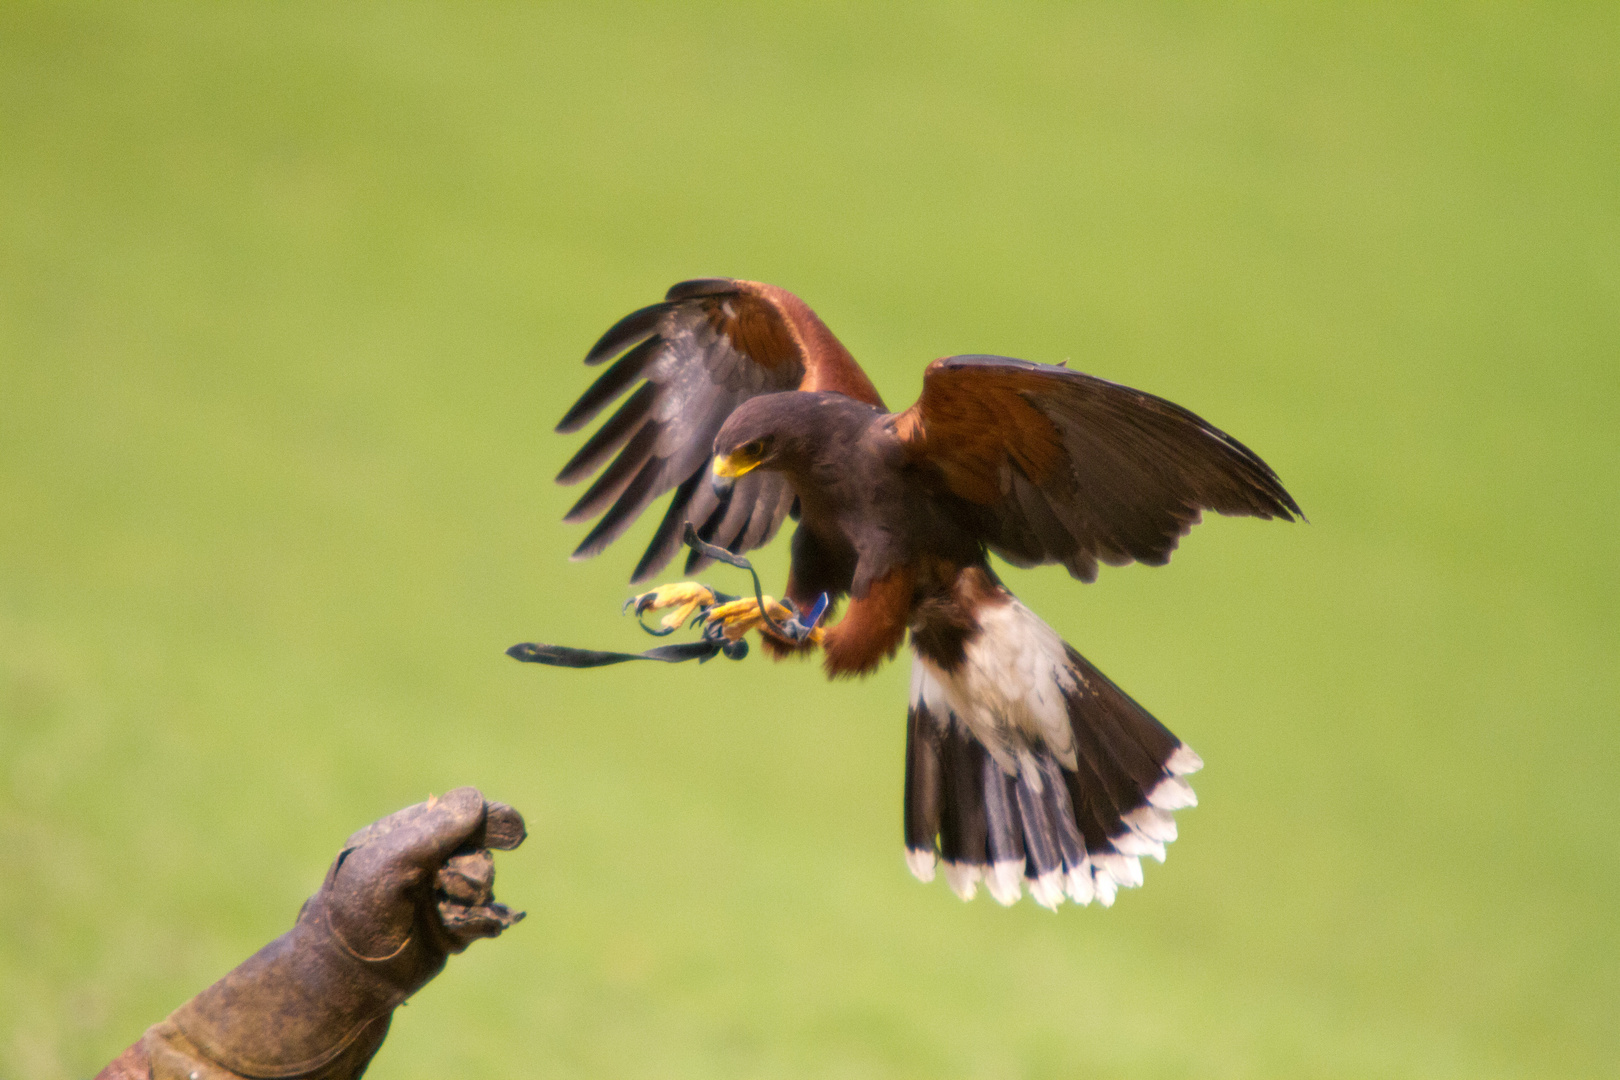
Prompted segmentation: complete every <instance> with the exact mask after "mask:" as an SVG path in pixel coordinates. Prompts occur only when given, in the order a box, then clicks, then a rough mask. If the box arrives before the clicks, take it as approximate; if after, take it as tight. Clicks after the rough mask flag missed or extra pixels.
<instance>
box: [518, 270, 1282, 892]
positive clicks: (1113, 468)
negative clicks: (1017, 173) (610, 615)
mask: <svg viewBox="0 0 1620 1080" xmlns="http://www.w3.org/2000/svg"><path fill="white" fill-rule="evenodd" d="M614 357H618V359H617V360H616V361H615V362H614V363H613V364H612V366H610V367H608V368H607V370H606V371H605V372H604V373H603V374H602V376H601V377H600V378H598V379H597V380H596V382H595V383H594V384H593V385H592V386H591V387H590V389H588V390H586V391H585V394H584V396H583V397H581V398H580V399H579V401H578V402H577V403H576V404H575V405H574V407H573V408H571V409H569V410H568V414H567V415H566V416H564V417H563V419H562V422H561V423H560V424H558V426H557V430H558V431H559V432H565V433H566V432H572V431H576V430H578V429H580V428H581V427H583V426H584V425H586V424H587V423H589V422H590V421H591V420H592V419H593V418H594V417H596V416H597V415H598V414H599V413H600V412H601V411H602V410H603V409H604V408H605V407H606V406H607V405H608V404H610V403H611V402H613V401H615V400H616V399H618V398H619V397H620V396H621V395H623V394H625V392H626V391H632V388H633V392H631V393H630V394H629V397H628V398H626V399H625V401H624V403H623V404H622V405H620V406H619V408H618V410H617V411H616V412H614V413H613V415H612V417H611V418H609V419H608V420H607V422H606V423H604V424H603V425H602V426H601V427H600V428H599V429H597V431H596V432H595V433H594V434H593V435H592V436H591V437H590V438H589V439H588V440H587V441H586V443H585V445H584V446H582V447H581V448H580V450H579V452H578V453H577V454H575V455H574V456H573V459H572V460H570V461H569V462H568V464H567V465H566V466H565V467H564V468H563V470H562V472H561V474H560V475H559V476H558V477H557V480H558V482H559V483H563V484H572V483H576V482H578V481H580V480H583V479H585V478H586V477H588V476H590V475H592V474H593V473H597V472H598V470H600V475H598V476H596V479H595V481H594V482H593V483H592V484H591V486H590V488H589V489H588V490H587V491H586V492H585V494H584V495H583V496H582V497H581V498H580V499H579V501H578V502H577V503H576V504H575V505H574V507H573V509H572V510H570V511H569V512H568V515H567V518H566V520H568V521H570V522H584V521H588V520H590V519H592V518H597V517H598V515H600V519H599V520H598V521H597V522H596V524H595V526H594V527H593V528H592V529H591V530H590V532H589V534H588V535H587V536H586V537H585V539H584V541H583V542H582V543H581V544H580V545H579V548H578V550H577V551H575V552H574V556H575V558H588V557H590V556H592V555H595V554H597V553H599V552H600V551H602V550H603V549H604V548H606V547H607V546H608V545H609V544H610V543H612V542H613V540H614V539H615V538H616V537H618V536H619V535H620V534H621V533H622V532H624V530H625V529H626V528H627V527H629V525H630V524H631V523H632V522H633V521H635V520H636V518H637V517H638V516H639V515H640V514H641V513H642V511H644V510H645V509H646V508H647V507H648V505H649V504H650V503H652V502H653V500H655V499H657V498H658V497H659V496H661V495H663V494H665V493H666V492H669V491H670V490H673V491H674V493H675V494H674V498H673V499H672V500H671V502H670V504H669V508H668V510H667V511H666V512H665V514H664V518H663V522H662V524H660V525H659V527H658V529H657V531H656V533H655V534H654V535H653V538H652V542H651V544H650V545H649V546H648V548H647V550H646V553H645V554H644V555H642V557H641V561H640V562H639V563H637V565H636V568H635V572H634V573H633V574H632V576H631V580H632V581H633V582H644V581H646V580H648V579H649V578H650V577H652V576H653V575H654V574H656V573H657V572H658V571H659V570H661V569H662V568H663V567H664V566H665V564H666V563H668V562H669V560H670V559H671V557H672V556H674V554H675V553H676V552H677V551H678V550H679V549H680V548H681V546H682V540H683V535H685V534H687V533H688V526H689V524H690V526H693V527H695V528H696V532H697V536H698V537H699V538H701V540H703V541H707V542H708V544H710V545H715V546H717V547H719V548H723V549H725V550H726V551H729V552H732V553H736V554H741V553H742V552H745V551H748V550H750V549H752V548H756V547H759V546H760V545H762V544H764V543H766V542H767V541H768V540H770V539H771V537H772V536H773V535H774V534H775V533H776V530H777V528H778V527H779V526H780V525H781V524H782V520H783V519H784V518H786V517H789V516H792V517H794V518H795V519H796V520H797V521H798V526H797V528H796V529H795V530H794V533H793V539H792V564H791V569H790V571H789V574H788V581H787V586H786V589H785V590H784V593H785V597H784V600H783V601H780V602H779V601H776V600H774V599H771V598H769V597H763V598H758V597H757V596H756V599H744V600H736V601H728V599H727V598H724V597H718V598H717V597H716V595H715V594H714V593H713V592H711V591H710V590H709V589H707V588H706V587H705V586H702V585H699V584H697V583H695V582H683V583H679V584H673V585H665V586H663V587H661V588H658V589H655V590H653V591H652V592H649V593H645V594H643V595H641V596H639V597H636V598H635V599H634V600H633V603H634V604H635V606H636V610H637V613H638V614H640V613H642V612H645V611H649V610H651V611H664V612H666V616H665V619H664V622H665V626H666V627H673V626H676V625H679V623H680V622H682V621H684V620H685V619H686V618H688V617H691V616H693V615H696V617H697V619H698V620H699V621H700V622H701V623H702V624H703V625H704V626H705V630H706V632H707V633H708V634H709V635H710V636H711V637H714V638H717V639H720V640H724V641H727V642H733V643H734V642H737V641H739V640H741V638H742V637H743V635H744V634H746V633H747V632H748V631H749V630H751V629H758V630H759V631H760V636H761V640H762V642H763V643H764V645H765V646H766V647H767V649H768V650H769V651H771V652H772V653H773V654H775V655H778V656H783V655H791V654H794V653H800V652H804V651H808V650H813V649H816V648H819V649H820V650H821V652H822V656H823V663H824V665H825V667H826V671H827V674H828V675H829V676H833V677H836V676H850V675H864V674H866V673H868V672H870V671H872V670H874V669H875V668H877V667H878V665H879V664H881V663H882V662H883V661H884V660H885V659H888V658H890V657H893V656H894V654H895V653H896V651H897V650H898V649H899V647H900V645H901V643H902V642H903V641H905V640H906V638H907V636H908V634H909V637H910V649H911V654H912V667H911V703H910V709H909V711H908V715H907V732H906V781H905V812H904V821H905V842H906V849H907V852H906V859H907V862H908V864H909V865H910V868H911V870H912V872H913V873H914V874H915V875H916V876H917V877H918V878H920V879H922V880H923V881H930V880H932V879H933V876H934V868H935V865H936V853H937V856H938V859H939V861H942V862H943V863H944V869H945V876H946V878H947V880H948V881H949V883H950V886H951V888H952V889H953V890H954V891H955V892H956V893H957V894H958V895H959V896H961V897H962V898H963V899H968V898H971V897H972V896H973V894H974V892H975V890H976V888H977V886H978V884H979V883H980V882H981V881H982V882H983V883H984V885H985V887H986V888H987V889H988V890H989V891H990V893H991V895H993V896H994V897H995V898H996V899H997V900H998V901H1000V902H1001V903H1003V904H1010V903H1013V902H1014V901H1016V900H1017V899H1018V897H1019V896H1021V895H1022V891H1023V886H1024V884H1025V883H1026V882H1027V884H1028V887H1029V891H1030V894H1031V895H1032V896H1033V897H1034V898H1035V900H1036V901H1037V902H1038V903H1040V904H1043V905H1045V906H1047V907H1051V908H1056V907H1057V906H1058V905H1059V904H1061V903H1062V902H1063V900H1064V899H1065V898H1068V899H1071V900H1073V901H1075V902H1077V903H1081V904H1085V903H1089V902H1090V901H1091V900H1093V899H1096V900H1098V901H1100V902H1101V903H1103V904H1104V905H1108V904H1111V903H1112V902H1113V900H1114V896H1115V893H1116V891H1117V890H1118V889H1119V888H1120V887H1122V886H1134V885H1139V884H1141V882H1142V865H1141V857H1142V856H1144V855H1146V856H1151V857H1153V858H1155V859H1158V860H1160V861H1163V859H1164V845H1165V844H1166V843H1168V842H1169V841H1171V840H1174V839H1175V837H1176V824H1175V820H1174V819H1173V817H1172V816H1171V811H1173V810H1176V809H1179V808H1181V807H1186V806H1192V805H1193V804H1194V803H1195V801H1196V800H1195V797H1194V795H1193V791H1192V788H1191V787H1190V786H1189V785H1188V784H1187V782H1186V780H1185V779H1184V777H1185V776H1186V774H1188V773H1191V772H1193V771H1195V770H1196V769H1198V768H1199V767H1200V766H1201V765H1202V762H1201V761H1200V760H1199V758H1198V755H1197V754H1195V753H1193V751H1192V750H1191V749H1190V748H1189V747H1188V746H1186V745H1185V744H1183V743H1182V742H1181V741H1180V740H1179V739H1177V738H1176V737H1175V736H1174V735H1173V734H1171V733H1170V731H1169V730H1168V729H1167V728H1165V726H1164V725H1163V724H1161V723H1159V721H1158V720H1156V719H1154V718H1153V716H1152V715H1150V714H1149V713H1148V711H1147V710H1146V709H1144V708H1142V706H1140V705H1138V704H1137V703H1136V702H1135V701H1133V700H1132V699H1131V698H1130V697H1129V696H1128V695H1126V694H1125V692H1124V691H1122V690H1121V689H1120V688H1119V687H1117V686H1115V685H1114V684H1113V683H1112V682H1110V681H1109V680H1108V679H1107V678H1106V677H1105V676H1104V675H1103V674H1102V673H1101V672H1100V671H1098V670H1097V669H1096V668H1095V667H1093V666H1092V665H1091V664H1090V663H1088V662H1087V661H1086V659H1085V658H1084V657H1083V656H1081V655H1080V653H1079V652H1077V651H1076V650H1075V649H1074V648H1073V647H1072V646H1071V645H1069V644H1067V643H1066V642H1064V641H1063V640H1062V638H1060V637H1059V636H1058V635H1057V633H1056V632H1055V631H1053V630H1052V628H1051V627H1049V626H1047V625H1046V623H1044V622H1043V621H1041V619H1040V618H1039V617H1038V616H1036V615H1035V613H1034V612H1032V611H1031V610H1030V609H1029V608H1027V607H1025V606H1024V605H1023V604H1022V603H1021V602H1019V600H1018V599H1017V598H1016V597H1015V596H1013V595H1012V593H1011V592H1009V591H1008V590H1007V588H1006V587H1005V586H1004V585H1003V584H1002V583H1001V581H1000V580H999V579H998V578H997V576H996V573H995V571H994V570H993V569H992V568H991V566H990V563H989V560H988V555H989V553H990V552H994V553H995V554H997V555H999V556H1000V557H1001V558H1003V559H1005V560H1007V561H1008V562H1009V563H1012V564H1013V565H1015V566H1035V565H1039V564H1042V563H1061V564H1062V565H1063V566H1065V567H1067V568H1068V571H1069V573H1070V574H1071V575H1072V576H1074V577H1076V578H1079V579H1080V580H1081V581H1092V580H1094V579H1095V578H1096V576H1097V564H1098V563H1099V562H1101V563H1108V564H1110V565H1115V566H1118V565H1123V564H1126V563H1129V562H1132V561H1135V562H1142V563H1147V564H1150V565H1155V566H1157V565H1162V564H1163V563H1165V562H1167V561H1168V560H1169V558H1170V553H1171V551H1172V550H1173V549H1174V548H1175V546H1176V544H1177V542H1178V541H1179V539H1180V538H1181V536H1182V535H1183V534H1185V533H1186V532H1187V531H1188V529H1190V528H1191V527H1192V526H1193V525H1194V524H1196V523H1197V522H1198V520H1199V518H1200V516H1201V514H1202V512H1203V511H1205V510H1214V511H1216V512H1218V513H1221V514H1236V515H1247V516H1252V517H1259V518H1283V519H1285V520H1293V518H1294V517H1295V516H1296V515H1299V516H1302V515H1300V510H1299V506H1298V505H1297V504H1296V503H1295V502H1294V500H1293V498H1292V497H1290V496H1289V494H1288V492H1286V491H1285V490H1283V486H1282V483H1281V481H1279V480H1278V478H1277V475H1276V473H1274V472H1272V470H1271V469H1270V468H1269V467H1268V466H1267V465H1266V463H1265V462H1263V461H1261V460H1260V458H1259V456H1257V455H1256V454H1255V453H1254V452H1253V451H1251V450H1249V449H1248V448H1247V447H1245V446H1244V445H1243V444H1242V443H1240V442H1238V441H1237V440H1236V439H1234V438H1232V437H1231V436H1230V435H1227V434H1226V433H1224V432H1222V431H1220V430H1219V429H1218V428H1216V427H1214V426H1213V425H1211V424H1209V423H1207V422H1205V421H1204V420H1202V419H1200V418H1199V417H1197V416H1195V415H1194V414H1193V413H1191V412H1189V411H1187V410H1186V409H1184V408H1182V407H1180V406H1179V405H1174V404H1172V403H1171V402H1168V401H1165V400H1164V399H1163V398H1158V397H1154V396H1153V395H1151V394H1145V393H1143V392H1141V391H1139V390H1133V389H1131V388H1129V387H1126V386H1121V385H1119V384H1117V383H1111V382H1107V381H1105V380H1103V379H1099V378H1095V377H1093V376H1090V375H1084V374H1081V373H1080V372H1078V371H1070V370H1068V369H1067V368H1064V367H1057V366H1051V365H1046V364H1034V363H1027V362H1025V361H1021V360H1011V359H1007V358H1005V357H999V356H953V357H948V358H946V359H943V360H936V361H934V362H933V363H932V364H930V365H929V366H928V369H927V371H926V372H925V374H924V376H923V387H922V396H921V397H920V398H918V399H917V402H916V404H914V405H912V406H911V407H910V408H909V409H906V410H904V411H902V412H890V411H889V410H888V408H887V407H886V406H885V405H884V404H883V400H882V398H880V397H879V396H878V392H877V390H876V389H875V388H874V387H873V385H872V382H871V380H870V379H868V378H867V377H866V374H865V372H863V371H862V370H861V369H860V367H859V366H857V365H856V363H855V360H854V358H853V357H851V356H850V354H849V351H848V350H847V349H845V348H844V346H843V345H842V344H840V342H839V341H838V339H837V338H836V337H834V336H833V334H832V331H830V330H829V329H827V327H826V325H825V324H824V323H822V321H821V320H820V319H819V318H817V317H816V315H815V313H814V312H812V311H811V310H810V308H809V307H808V306H806V305H805V304H804V302H803V301H801V300H800V299H799V298H798V297H796V296H794V295H793V294H791V293H789V292H787V291H785V290H783V289H780V288H777V287H775V286H772V285H766V284H762V283H759V282H752V281H735V280H730V279H724V278H717V279H704V280H698V281H686V282H682V283H681V284H679V285H676V286H675V287H674V288H672V289H670V290H669V293H668V295H667V296H666V297H665V298H664V300H663V301H662V302H660V303H657V304H653V305H651V306H649V307H644V308H642V309H641V310H639V311H636V312H633V313H631V314H630V315H627V316H625V317H624V318H623V319H621V320H619V322H618V323H616V324H615V325H614V326H613V327H612V328H611V329H609V330H608V332H607V333H606V334H604V335H603V337H602V339H601V340H600V341H598V342H597V343H596V346H595V347H594V348H592V349H591V351H590V353H589V354H588V355H587V356H586V357H585V362H586V363H587V364H592V365H595V364H600V363H602V362H604V361H606V360H609V359H612V358H614ZM637 384H639V385H637ZM615 455H616V456H615ZM610 459H611V460H610ZM604 466H605V468H604ZM692 546H693V550H692V552H691V553H690V554H689V557H688V558H687V561H686V572H687V573H688V574H691V573H693V572H694V571H696V570H699V569H701V568H702V567H703V566H705V565H707V564H708V562H709V561H710V560H709V559H708V558H707V557H706V556H705V555H704V554H703V546H704V545H698V544H694V545H692ZM710 550H711V551H712V550H713V548H711V549H710ZM846 598H847V601H848V603H847V606H845V608H844V612H843V616H842V618H836V619H835V618H834V615H835V613H836V610H837V608H838V607H839V606H840V604H841V602H842V601H844V600H845V599H846ZM762 606H763V609H764V610H763V611H762V610H761V608H762ZM514 655H516V654H514ZM602 655H607V654H602ZM661 658H662V657H661Z"/></svg>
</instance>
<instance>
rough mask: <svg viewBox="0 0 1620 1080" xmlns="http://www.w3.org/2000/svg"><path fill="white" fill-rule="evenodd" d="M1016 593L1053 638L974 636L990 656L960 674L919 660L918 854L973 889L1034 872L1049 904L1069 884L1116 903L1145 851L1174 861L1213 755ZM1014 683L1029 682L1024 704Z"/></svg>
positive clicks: (911, 760)
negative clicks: (1174, 845) (1179, 813)
mask: <svg viewBox="0 0 1620 1080" xmlns="http://www.w3.org/2000/svg"><path fill="white" fill-rule="evenodd" d="M1013 604H1014V605H1015V606H1016V608H1017V609H1018V610H1017V612H1015V613H1013V614H1014V615H1015V616H1022V617H1023V618H1027V619H1028V620H1031V621H1032V622H1034V623H1036V624H1038V625H1039V627H1040V629H1041V630H1044V631H1045V633H1046V634H1048V635H1050V638H1049V642H1050V644H1049V645H1047V643H1046V642H1045V641H1043V642H1041V644H1042V645H1045V646H1046V647H1045V648H1039V649H1035V650H1033V655H1032V650H1030V649H1029V648H1024V649H1021V650H1020V651H1019V654H1018V655H1017V656H1000V655H986V656H981V657H978V658H974V657H973V656H972V651H973V650H972V649H971V647H970V650H969V660H970V661H972V660H975V659H977V660H978V661H979V662H978V663H968V664H964V665H963V668H961V669H959V670H958V671H956V672H953V673H945V672H942V671H940V670H939V669H937V668H935V667H934V666H933V665H932V664H930V663H928V662H927V661H925V660H923V659H922V658H920V657H919V658H918V659H917V661H916V662H915V665H914V668H913V677H912V701H911V709H910V713H909V724H908V730H907V739H906V795H905V800H906V812H905V829H906V861H907V863H908V864H909V865H910V867H911V871H912V873H913V874H915V875H916V876H917V877H918V878H920V879H922V880H923V881H931V880H933V877H934V858H935V852H936V851H937V852H938V854H939V857H940V858H941V859H942V860H943V861H944V863H945V876H946V879H947V880H948V881H949V882H950V886H951V888H952V889H953V890H954V891H955V892H956V894H957V895H958V896H960V897H962V899H964V900H967V899H971V898H972V896H973V894H974V892H975V891H976V890H977V887H978V882H980V881H981V880H982V881H983V882H984V883H985V886H986V887H987V888H988V889H989V890H990V893H991V895H992V896H994V897H995V898H996V899H997V900H998V901H1000V902H1001V903H1003V904H1011V903H1013V902H1015V901H1016V900H1017V899H1018V898H1019V896H1020V895H1022V884H1023V883H1024V882H1028V883H1029V890H1030V894H1031V895H1032V896H1033V897H1034V898H1035V900H1036V902H1037V903H1040V904H1042V905H1044V906H1046V907H1049V908H1056V907H1057V906H1058V905H1059V904H1061V903H1062V902H1063V900H1064V898H1065V897H1067V898H1069V899H1071V900H1074V901H1075V902H1076V903H1080V904H1088V903H1090V902H1091V900H1092V899H1093V898H1096V899H1097V900H1099V901H1101V902H1102V903H1103V904H1104V905H1105V906H1106V905H1109V904H1112V903H1113V902H1114V895H1115V893H1116V892H1117V891H1118V890H1119V889H1120V888H1121V887H1129V886H1134V885H1140V884H1141V883H1142V864H1141V857H1142V856H1143V855H1149V856H1152V857H1153V858H1155V859H1158V860H1159V861H1160V862H1163V861H1164V845H1165V844H1167V843H1169V842H1170V841H1172V840H1174V839H1175V838H1176V823H1175V819H1174V818H1173V817H1172V816H1171V811H1173V810H1178V809H1180V808H1182V807H1186V806H1193V805H1195V804H1196V803H1197V798H1196V796H1194V794H1193V790H1192V788H1191V787H1190V786H1189V785H1188V784H1187V782H1186V781H1185V780H1184V779H1182V777H1183V776H1184V775H1185V774H1187V773H1191V772H1194V771H1196V770H1197V769H1198V768H1200V767H1201V766H1202V765H1203V762H1202V761H1201V760H1199V757H1198V755H1197V754H1195V753H1193V752H1192V750H1191V749H1190V748H1189V747H1187V746H1186V745H1185V744H1183V743H1182V742H1181V741H1180V740H1179V739H1177V738H1176V737H1175V736H1174V735H1172V734H1171V733H1170V731H1169V730H1168V729H1167V728H1166V727H1165V726H1164V725H1163V724H1161V723H1159V722H1158V721H1157V720H1155V719H1154V718H1153V716H1152V715H1151V714H1150V713H1149V712H1148V711H1147V710H1146V709H1144V708H1142V706H1140V705H1138V704H1137V703H1136V702H1135V701H1132V700H1131V698H1130V697H1129V696H1128V695H1127V694H1126V693H1125V692H1124V691H1122V690H1120V689H1119V687H1117V686H1115V685H1114V684H1113V683H1112V682H1110V681H1109V680H1108V679H1107V677H1105V676H1104V675H1103V674H1102V672H1100V671H1098V670H1097V669H1096V668H1095V667H1093V666H1092V665H1091V664H1090V663H1089V662H1087V661H1086V659H1085V658H1084V657H1083V656H1081V655H1080V654H1079V653H1078V652H1076V651H1075V650H1074V649H1073V648H1072V647H1070V646H1068V645H1067V644H1066V643H1064V642H1062V641H1061V639H1059V638H1058V637H1057V635H1056V634H1055V633H1053V632H1052V631H1051V630H1050V629H1049V628H1047V627H1046V626H1045V624H1044V623H1040V622H1039V620H1038V619H1036V617H1035V616H1034V615H1033V614H1032V613H1030V612H1029V610H1028V609H1027V608H1024V607H1023V605H1021V604H1017V602H1016V601H1013ZM1042 636H1044V635H1042ZM1026 640H1027V641H1028V639H1026ZM1028 643H1029V644H1033V643H1034V642H1033V641H1029V642H1028ZM986 645H987V647H989V648H990V649H991V650H993V651H994V652H996V653H999V652H1000V651H1001V650H1000V647H999V646H997V645H995V644H994V643H989V642H987V643H986ZM1048 650H1049V654H1048ZM1059 650H1061V655H1058V653H1059ZM1040 654H1048V655H1044V656H1043V655H1040ZM1043 660H1045V661H1048V662H1044V663H1043V662H1041V661H1043ZM1031 661H1034V662H1031ZM986 662H989V663H986ZM1009 692H1012V693H1020V694H1024V695H1027V701H1026V702H1025V705H1026V707H1025V708H1024V709H1023V711H1022V712H1019V709H1018V705H1019V704H1020V703H1019V701H1017V700H1013V701H1009V700H1008V694H1009ZM1060 703H1061V707H1059V706H1060ZM964 713H966V714H968V715H964ZM1009 714H1011V715H1009ZM1043 731H1044V735H1043V734H1042V732H1043Z"/></svg>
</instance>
